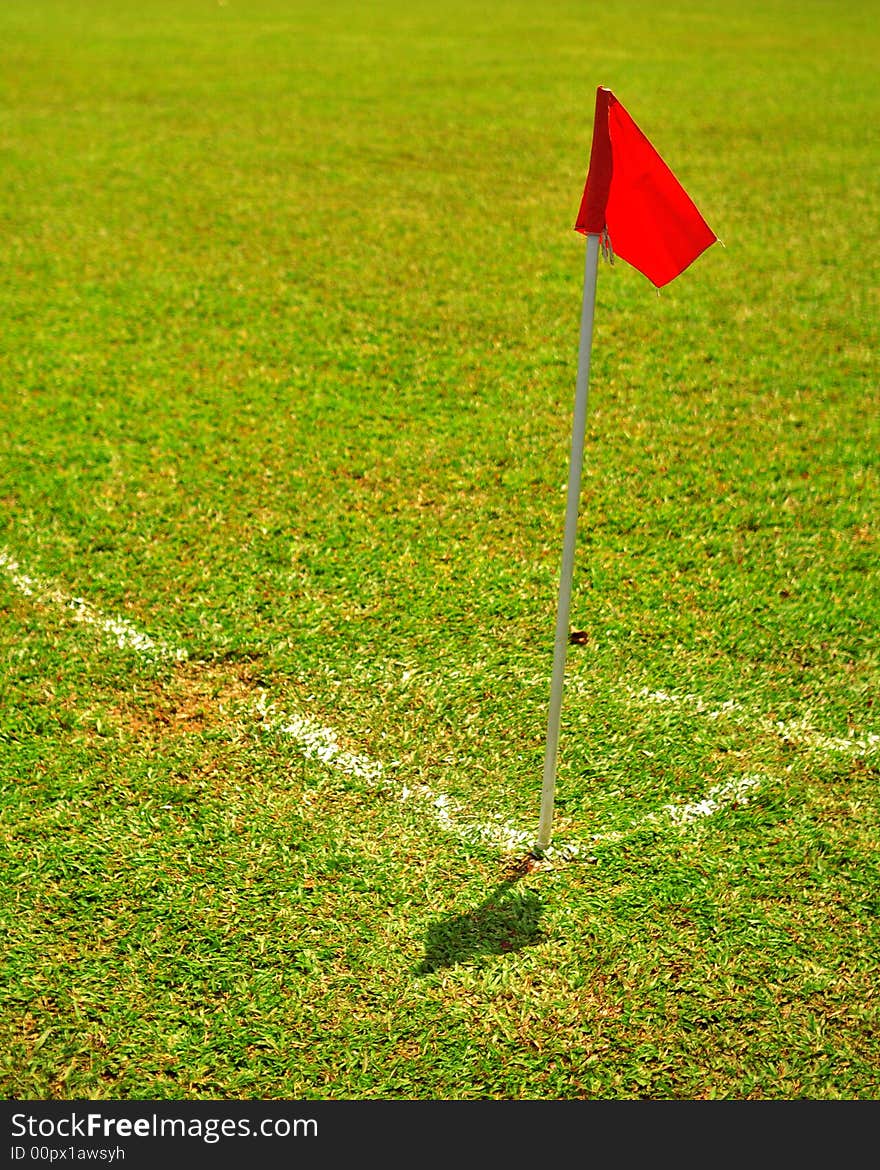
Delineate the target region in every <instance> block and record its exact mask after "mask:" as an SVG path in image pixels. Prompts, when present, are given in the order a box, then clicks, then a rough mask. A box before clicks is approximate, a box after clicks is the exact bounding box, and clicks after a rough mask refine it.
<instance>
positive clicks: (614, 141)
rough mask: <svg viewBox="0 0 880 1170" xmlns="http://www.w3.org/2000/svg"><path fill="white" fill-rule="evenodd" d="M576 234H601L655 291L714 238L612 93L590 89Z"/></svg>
mask: <svg viewBox="0 0 880 1170" xmlns="http://www.w3.org/2000/svg"><path fill="white" fill-rule="evenodd" d="M575 230H576V231H579V232H582V233H583V234H584V235H586V234H588V233H594V232H596V233H599V234H603V235H604V234H605V233H607V239H608V242H610V245H611V249H612V251H613V253H614V254H615V255H617V256H622V257H623V259H624V260H626V261H627V262H628V263H629V264H632V266H633V268H637V269H638V270H639V272H641V273H643V274H644V275H645V276H647V278H648V280H650V281H651V282H652V283H653V284H655V285H656V286H657V288H662V286H663V285H664V284H668V283H669V282H670V280H674V279H675V277H676V276H678V275H679V273H681V272H683V271H684V270H685V268H687V267H688V265H689V264H692V263H693V262H694V260H696V258H697V257H698V256H699V255H700V253H701V252H704V251H705V250H706V248H708V247H709V245H710V244H714V243H715V241H716V240H717V238H718V237H717V236H716V235H715V233H714V232H713V231H712V229H711V228H710V227H709V225H708V224H707V223H706V221H705V220H704V219H703V217H702V215H700V213H699V211H698V210H697V208H696V206H695V205H694V203H693V201H692V200H691V197H690V196H689V195H688V193H687V192H686V191H685V189H684V187H682V185H681V183H679V181H678V179H676V177H675V175H673V173H672V171H671V170H670V169H669V167H668V166H667V165H666V163H665V162H664V161H663V159H662V158H661V157H660V155H659V154H658V153H657V151H656V150H655V149H654V147H653V146H652V145H651V143H650V142H649V141H648V139H647V138H646V137H645V136H644V134H643V133H642V132H641V130H640V129H639V128H638V126H637V125H636V124H635V122H634V121H633V120H632V118H631V117H630V116H629V114H628V113H627V112H626V110H625V109H624V108H623V106H622V105H621V104H620V102H619V101H618V100H617V98H616V97H615V96H614V94H613V93H612V92H611V90H610V89H606V88H605V87H604V86H600V87H599V89H598V90H597V91H596V114H595V118H594V122H593V144H592V147H591V149H590V168H589V172H588V174H587V184H586V187H585V188H584V195H583V199H582V200H581V206H580V211H579V212H578V218H577V223H576V224H575Z"/></svg>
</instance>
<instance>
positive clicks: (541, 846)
mask: <svg viewBox="0 0 880 1170" xmlns="http://www.w3.org/2000/svg"><path fill="white" fill-rule="evenodd" d="M598 269H599V233H598V232H588V233H587V252H586V261H585V264H584V299H583V305H582V307H581V335H580V343H579V346H578V370H577V384H576V388H575V398H574V419H573V422H572V427H571V459H570V462H569V469H568V498H567V501H566V506H565V535H564V538H563V542H562V571H561V573H560V577H559V604H558V606H557V610H556V642H555V645H554V648H553V677H552V681H551V684H550V711H549V716H548V719H547V746H546V750H545V754H544V784H543V788H542V791H541V820H540V823H539V825H538V839H537V841H536V843H535V851H536V852H537V853H543V851H544V850H545V849H547V847H548V846H549V844H550V834H551V832H552V825H553V802H554V797H555V793H556V756H557V754H558V749H559V724H560V718H561V714H562V691H563V682H564V676H565V657H566V652H567V649H568V614H569V609H570V607H571V583H572V578H573V576H574V546H575V539H576V537H577V518H578V503H579V500H580V494H581V473H582V471H583V464H584V438H585V434H586V426H587V397H588V391H589V386H590V354H591V350H592V346H593V312H594V309H595V306H596V276H597V273H598Z"/></svg>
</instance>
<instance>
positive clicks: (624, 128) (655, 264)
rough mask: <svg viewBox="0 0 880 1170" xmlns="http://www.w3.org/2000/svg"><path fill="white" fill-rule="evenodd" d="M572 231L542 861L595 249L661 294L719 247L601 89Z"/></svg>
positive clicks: (549, 817)
mask: <svg viewBox="0 0 880 1170" xmlns="http://www.w3.org/2000/svg"><path fill="white" fill-rule="evenodd" d="M574 226H575V231H578V232H580V233H581V234H582V235H585V236H586V237H587V258H586V266H585V269H584V300H583V307H582V309H581V336H580V346H579V349H578V373H577V389H576V393H575V403H574V422H573V423H572V432H571V463H570V466H569V473H568V501H567V504H566V511H565V536H564V540H563V548H562V572H561V575H560V581H559V605H558V608H557V613H556V642H555V647H554V652H553V678H552V681H551V685H550V713H549V717H548V720H547V748H546V753H545V756H544V784H543V788H542V792H541V820H540V824H539V826H538V838H537V841H536V843H535V852H536V853H539V854H540V853H543V852H544V851H545V850H546V849H547V848H548V846H549V844H550V831H551V824H552V821H553V801H554V796H555V789H556V757H557V754H558V748H559V725H560V715H561V712H562V691H563V683H564V676H565V657H566V648H567V646H568V613H569V608H570V604H571V586H572V578H573V576H574V546H575V536H576V533H577V514H578V502H579V499H580V490H581V474H582V469H583V461H584V438H585V431H586V419H587V391H588V387H589V382H590V351H591V349H592V344H593V311H594V308H595V304H596V275H597V271H598V266H599V263H598V262H599V247H600V244H601V246H602V248H603V249H605V248H607V249H608V252H609V254H610V255H611V256H613V255H615V254H616V255H618V256H620V257H621V258H622V259H623V260H626V261H627V262H628V263H629V264H631V265H632V266H633V267H634V268H636V269H637V270H638V271H639V272H641V273H642V274H643V275H644V276H647V278H648V280H650V281H651V283H652V284H654V285H655V286H656V287H657V288H658V289H659V288H661V287H662V286H663V285H665V284H668V283H669V281H670V280H674V279H675V278H676V276H678V275H679V274H680V273H681V272H683V271H684V270H685V268H687V267H688V265H690V264H692V263H693V262H694V260H696V258H697V257H698V256H699V255H700V254H701V253H702V252H704V251H705V250H706V248H708V247H709V246H710V245H711V244H714V243H715V242H716V241H717V239H718V237H717V236H716V235H715V233H714V232H713V231H712V229H711V228H710V227H709V225H708V224H707V223H706V221H705V220H704V219H703V217H702V215H701V214H700V212H699V210H698V209H697V207H696V205H695V204H694V202H693V200H692V199H691V197H690V196H689V195H688V193H687V192H686V191H685V189H684V188H683V187H682V185H681V183H679V181H678V179H676V177H675V175H674V174H673V173H672V171H671V170H670V169H669V167H668V166H667V165H666V163H665V162H664V161H663V159H662V158H661V157H660V155H659V154H658V153H657V151H656V150H655V149H654V147H653V146H652V145H651V143H650V142H649V141H648V139H647V138H646V137H645V135H644V134H643V133H642V131H641V130H640V129H639V128H638V126H637V125H636V124H635V122H634V121H633V120H632V118H631V117H630V116H629V114H628V113H627V112H626V110H625V109H624V108H623V106H622V105H621V104H620V102H619V101H618V100H617V98H616V97H615V96H614V94H613V93H612V92H611V90H610V89H607V88H606V87H605V86H603V85H600V86H599V88H598V89H597V90H596V112H595V115H594V119H593V142H592V145H591V147H590V165H589V169H588V171H587V182H586V186H585V187H584V193H583V197H582V199H581V206H580V210H579V212H578V217H577V222H576V223H575V225H574Z"/></svg>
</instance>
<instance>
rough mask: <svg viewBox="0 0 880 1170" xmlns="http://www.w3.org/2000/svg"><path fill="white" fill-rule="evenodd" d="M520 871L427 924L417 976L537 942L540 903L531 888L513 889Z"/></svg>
mask: <svg viewBox="0 0 880 1170" xmlns="http://www.w3.org/2000/svg"><path fill="white" fill-rule="evenodd" d="M521 876H522V874H516V875H515V876H513V877H508V878H505V880H504V881H503V882H501V884H500V885H498V886H496V887H495V889H494V890H493V891H492V892H491V894H489V896H488V897H487V898H484V900H483V901H482V902H481V903H480V904H479V906H476V907H475V908H474V909H473V910H467V911H465V913H463V914H445V915H444V916H443V917H442V918H438V919H437V920H436V921H434V922H432V923H431V924H430V925H429V926H428V931H427V935H426V937H425V957H424V958H423V959H422V961H421V963H420V964H419V965H418V967H416V969H415V973H416V974H417V975H431V974H432V973H433V972H435V971H439V970H440V969H441V968H443V967H455V966H457V965H458V964H459V963H466V962H467V961H468V960H471V959H474V958H477V957H478V956H481V955H510V954H513V953H515V952H516V951H521V950H522V949H523V948H524V947H528V946H532V945H533V944H534V943H537V942H540V941H541V940H542V939H543V938H544V937H545V936H544V933H543V931H542V930H541V927H540V925H539V919H540V917H541V913H542V911H543V908H544V907H543V904H542V902H541V899H540V898H539V897H538V895H537V894H535V893H533V892H532V891H531V890H525V891H523V892H522V893H520V892H519V891H515V890H514V886H515V885H516V884H517V882H518V881H519V880H520V877H521Z"/></svg>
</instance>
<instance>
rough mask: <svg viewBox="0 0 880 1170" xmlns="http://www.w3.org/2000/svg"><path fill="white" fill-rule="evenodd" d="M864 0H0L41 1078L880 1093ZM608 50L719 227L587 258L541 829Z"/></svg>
mask: <svg viewBox="0 0 880 1170" xmlns="http://www.w3.org/2000/svg"><path fill="white" fill-rule="evenodd" d="M871 18H872V6H870V5H868V4H851V5H849V6H847V8H846V10H845V11H835V12H834V13H833V14H832V13H831V12H830V11H829V9H828V7H827V5H824V4H821V3H812V4H798V5H793V4H789V3H782V2H778V3H775V4H769V5H768V4H766V3H764V4H761V5H758V4H752V3H749V2H747V3H740V4H738V5H736V6H733V5H729V4H722V5H718V4H715V5H708V4H697V3H695V4H693V5H690V6H688V7H687V9H681V10H675V11H672V10H662V9H661V8H660V6H657V8H656V10H655V9H650V10H648V11H645V10H644V8H643V6H642V5H640V4H626V3H612V4H610V5H609V4H604V5H602V6H601V10H600V9H599V8H598V7H594V6H591V5H587V4H583V5H581V4H565V3H561V2H554V3H552V4H547V5H542V6H540V7H536V6H534V5H524V4H518V3H512V4H505V5H503V6H500V5H499V6H497V7H493V8H488V9H484V10H483V9H481V10H479V11H476V10H474V9H473V6H468V5H458V4H455V3H451V2H444V3H442V4H434V5H431V6H427V5H425V6H415V7H414V6H413V5H402V4H401V5H399V6H398V5H396V4H383V5H381V6H363V5H347V4H345V5H336V6H326V5H324V6H321V5H314V4H307V3H301V4H284V3H280V2H278V3H271V2H269V0H265V2H261V3H254V4H251V5H248V6H247V7H245V6H243V5H237V4H234V3H229V4H225V5H221V4H217V5H213V4H207V3H196V2H195V0H189V2H186V3H174V4H162V3H159V2H156V3H152V4H150V5H148V6H133V5H128V4H113V5H111V4H109V3H99V2H97V0H96V2H93V3H90V4H84V5H80V6H78V8H77V10H76V12H71V11H70V10H69V8H68V6H64V5H60V4H53V3H50V2H49V0H40V2H39V3H28V4H24V3H20V2H18V0H10V2H8V3H7V4H5V5H4V7H3V10H2V13H0V42H2V43H3V44H4V46H5V48H4V56H5V62H6V67H5V69H4V71H3V79H2V82H0V85H2V98H3V112H2V114H0V152H2V157H3V167H2V170H0V224H2V227H3V235H4V239H5V241H6V247H5V249H4V254H3V259H2V264H3V279H2V281H0V322H2V324H0V341H2V343H0V394H2V404H3V416H4V422H5V426H4V428H3V433H2V435H0V499H2V501H3V509H2V514H0V545H2V546H3V547H4V548H5V549H6V550H7V552H6V556H7V560H6V562H5V564H6V568H7V571H6V572H5V574H0V590H2V592H0V605H2V613H3V618H4V620H3V624H2V631H0V653H2V656H3V662H4V671H3V676H2V681H0V686H2V688H3V698H2V707H0V745H2V747H0V751H2V754H0V770H2V778H3V781H4V785H3V821H2V824H3V833H4V838H3V839H4V847H5V848H6V849H7V850H8V855H7V862H6V865H5V867H4V875H5V876H4V882H5V884H6V889H5V891H4V898H3V905H4V907H5V910H4V917H5V932H6V940H7V941H6V946H5V956H4V967H5V979H4V983H5V987H6V989H7V990H6V992H5V995H4V1003H5V1011H4V1016H3V1021H4V1022H3V1032H4V1044H3V1046H2V1049H3V1052H4V1056H3V1057H2V1061H3V1063H2V1070H3V1071H2V1074H0V1076H2V1084H3V1087H4V1089H5V1091H6V1093H7V1095H10V1096H32V1097H45V1098H49V1097H57V1098H72V1097H94V1098H99V1097H122V1098H128V1097H130V1098H136V1097H149V1098H163V1097H183V1096H186V1097H208V1098H212V1097H220V1098H224V1097H225V1098H234V1097H260V1098H294V1097H304V1098H308V1097H326V1098H369V1097H389V1096H391V1097H401V1098H421V1097H431V1098H446V1097H456V1098H458V1097H464V1098H477V1097H496V1098H500V1097H512V1098H530V1097H536V1098H557V1097H558V1098H566V1097H689V1098H691V1097H708V1096H723V1097H736V1098H744V1097H786V1098H789V1097H804V1096H806V1097H815V1098H827V1097H863V1098H864V1097H876V1096H877V1087H878V1063H880V1047H878V1042H877V1035H878V1034H880V1030H878V1028H877V1004H876V967H877V959H878V938H877V927H876V920H877V894H876V890H877V876H878V875H877V862H876V857H877V844H878V814H877V801H876V789H877V779H878V769H877V745H876V739H872V738H871V736H872V735H875V734H876V733H877V731H878V730H880V728H878V722H877V715H876V708H875V706H874V696H875V695H876V693H877V684H878V661H877V642H876V630H877V617H878V602H877V597H878V590H877V585H878V579H877V578H878V574H877V544H876V541H877V530H876V515H877V503H878V482H877V462H876V451H877V441H878V434H877V430H878V416H877V410H876V406H877V397H876V373H877V368H876V360H875V357H874V346H875V342H876V309H877V305H876V273H875V272H874V271H873V270H872V265H873V236H874V228H875V224H876V220H877V211H878V208H877V194H876V189H875V185H874V183H873V172H874V162H875V155H876V137H875V136H874V135H873V132H872V131H871V129H870V128H871V127H872V126H873V125H874V124H875V123H876V118H877V112H878V111H877V105H878V84H877V79H876V70H875V68H874V62H875V61H876V50H877V34H876V30H875V28H874V27H873V21H872V19H871ZM600 83H601V84H607V85H609V86H610V87H611V88H612V89H614V91H615V92H616V93H617V95H618V96H619V98H620V99H621V100H622V101H623V103H624V105H626V106H627V108H628V109H629V111H630V113H631V114H632V115H633V117H634V118H635V119H636V121H637V122H638V123H639V124H640V126H641V127H642V129H643V130H644V131H645V132H646V133H647V134H648V136H649V137H650V138H651V139H652V141H653V142H654V143H655V145H656V146H657V147H658V149H659V150H660V151H661V153H662V154H663V155H664V157H666V158H667V160H668V161H669V162H670V164H671V165H672V166H673V169H674V170H675V171H676V173H677V174H678V175H679V177H680V178H681V180H682V181H683V183H684V185H685V186H686V188H687V189H688V190H689V192H690V193H691V194H692V195H693V197H694V198H695V199H696V201H697V203H698V205H699V206H700V207H701V210H702V211H703V212H704V214H705V215H706V218H707V219H708V221H709V222H710V224H711V225H712V226H713V228H715V230H716V231H717V232H718V234H719V235H720V236H721V238H722V239H723V240H724V242H725V245H726V247H725V249H723V250H722V249H721V248H717V247H716V248H713V249H711V250H710V251H709V252H708V253H707V254H705V255H704V256H703V257H701V258H700V260H699V261H698V262H697V263H696V264H695V265H694V267H693V268H692V269H689V270H688V271H687V272H686V273H685V274H684V275H683V276H682V277H681V278H679V280H677V281H676V282H674V283H673V284H672V285H671V286H669V287H668V288H667V289H666V290H664V292H663V294H662V295H661V296H660V297H657V296H655V295H654V292H653V289H652V288H651V286H650V285H648V284H647V283H646V282H645V281H644V279H643V278H642V277H640V276H639V275H638V274H637V273H635V272H633V271H632V270H631V269H628V268H627V267H626V265H624V264H622V263H621V264H618V265H617V266H615V267H614V268H613V269H609V268H606V267H603V268H602V270H601V271H600V281H599V293H598V305H597V328H596V340H595V347H594V359H593V386H592V391H591V407H590V415H589V420H588V442H587V465H586V469H585V478H584V494H583V509H582V521H581V528H580V532H579V545H578V555H577V576H576V582H575V598H574V606H573V612H572V621H573V625H574V626H575V627H576V628H577V629H579V630H581V631H583V637H584V641H583V643H582V644H579V645H576V646H573V647H572V649H571V654H570V661H569V670H568V682H569V688H568V692H567V696H566V700H565V705H564V708H563V735H562V755H561V760H560V771H559V802H558V815H557V828H556V836H557V839H558V840H560V841H563V842H568V843H572V844H574V845H576V846H578V847H579V852H578V853H577V855H576V856H575V857H574V859H573V860H570V861H567V862H565V861H562V860H560V861H558V862H556V863H554V864H553V865H552V866H549V867H543V868H542V867H538V868H531V869H530V868H529V867H528V866H522V865H518V864H517V862H518V858H517V857H516V856H511V855H509V854H508V853H507V852H506V851H505V850H503V849H499V848H497V847H493V846H491V845H489V844H487V843H486V842H481V841H480V839H479V836H478V835H475V834H474V833H470V834H469V833H468V832H466V831H464V832H463V833H459V834H456V833H455V832H447V831H444V829H443V828H442V824H441V823H438V817H437V815H436V805H435V804H434V803H433V799H434V797H445V798H446V800H447V802H449V804H448V806H447V807H452V808H454V809H456V810H458V812H457V814H456V815H457V817H458V822H459V824H460V826H463V827H464V829H465V830H467V828H468V826H471V827H472V826H474V825H482V824H488V823H493V819H494V818H498V819H500V820H501V821H502V822H503V823H504V824H511V825H514V826H516V827H518V828H519V829H522V830H530V829H532V828H533V827H534V828H536V820H537V805H538V789H539V785H540V769H541V758H542V748H543V735H544V727H545V719H546V699H547V690H548V687H549V668H550V653H551V643H552V633H553V613H554V605H555V592H556V582H557V573H558V560H559V554H560V543H561V527H562V513H563V509H564V485H565V477H566V471H567V456H568V441H569V427H570V409H571V399H572V395H573V387H574V366H575V360H576V348H577V338H576V328H577V319H578V314H579V301H580V279H581V272H582V247H583V243H582V240H581V239H580V238H579V237H577V236H576V235H575V234H574V233H573V232H572V231H571V224H572V222H573V218H574V214H575V212H576V209H577V203H578V200H579V197H580V191H581V186H582V183H583V179H584V173H585V166H586V159H587V155H588V150H589V133H590V126H591V119H592V101H593V94H594V90H595V86H596V85H597V84H600ZM12 561H18V562H20V569H19V570H18V576H17V577H16V574H15V573H14V572H11V571H10V570H9V565H10V563H11V562H12ZM25 575H32V576H33V577H35V578H39V579H40V580H41V581H44V582H48V585H47V586H46V587H45V588H43V589H36V590H34V591H32V592H31V593H30V594H29V593H28V592H27V590H26V589H23V588H22V587H21V586H22V579H23V577H24V576H25ZM75 596H76V597H82V598H84V599H85V601H87V602H88V604H89V605H90V606H92V607H94V612H95V613H102V614H107V615H113V616H115V617H121V618H124V619H125V620H127V621H128V622H129V623H131V624H132V625H133V626H134V627H136V628H138V629H141V630H144V631H145V632H147V633H149V634H150V635H152V636H153V637H154V638H156V639H163V640H165V641H167V642H168V644H170V645H172V646H180V647H183V648H185V649H186V651H187V654H188V658H187V659H186V661H175V660H173V659H163V658H162V657H161V656H151V655H150V654H149V653H143V652H139V651H137V650H136V649H132V648H131V647H128V648H126V647H124V646H122V647H120V646H118V645H117V644H116V643H115V641H114V639H113V638H112V637H108V635H107V630H106V629H105V628H103V627H102V626H101V625H100V623H95V622H91V623H90V622H88V621H85V622H84V621H82V620H76V619H77V618H78V617H79V618H81V617H82V612H81V611H80V610H77V609H76V608H71V607H70V606H69V605H66V604H64V601H63V599H64V598H71V597H75ZM59 599H62V600H59ZM259 696H265V697H266V700H267V701H269V702H274V703H276V704H277V706H278V709H279V710H280V711H285V712H299V713H301V714H303V715H305V716H308V717H309V718H311V719H312V720H314V721H316V722H317V723H319V724H322V725H328V726H330V727H333V728H335V729H336V730H337V731H338V732H339V735H340V739H341V741H342V743H343V745H344V746H345V747H347V748H348V749H350V750H351V751H352V752H354V753H358V754H359V755H362V756H364V757H369V758H370V759H372V760H376V761H379V762H381V763H382V764H383V765H384V769H385V770H384V772H383V777H384V781H383V782H381V783H376V782H375V781H374V780H371V779H370V777H369V776H364V775H358V774H357V773H356V772H353V771H351V770H349V771H348V772H346V771H344V770H340V769H339V768H337V769H335V770H334V768H332V767H327V766H326V764H323V763H322V762H321V760H320V759H319V758H314V757H313V758H309V759H306V758H304V757H303V753H302V750H301V744H298V743H297V741H296V739H295V737H292V736H291V735H289V734H285V733H284V732H283V730H281V729H280V728H279V726H278V725H275V726H274V730H273V728H272V726H270V727H269V728H268V729H267V727H265V726H264V720H263V719H261V717H260V716H259V714H258V712H257V711H256V710H255V701H256V700H257V698H258V697H259ZM663 696H676V697H677V698H678V699H679V701H677V702H672V701H669V700H668V698H664V697H663ZM688 696H690V697H688ZM847 740H849V742H848V743H847V742H844V741H847ZM744 780H746V781H748V782H750V783H751V782H752V781H754V786H753V787H752V788H749V789H748V790H746V789H741V791H742V794H743V796H744V797H747V799H740V800H732V801H730V802H729V803H727V804H724V806H723V807H720V808H719V809H718V811H717V812H715V814H714V815H712V816H702V815H694V817H693V818H692V819H689V818H688V816H687V815H685V814H684V813H682V811H681V810H687V809H688V808H689V807H690V806H691V805H699V804H700V802H702V801H704V800H705V798H706V794H707V793H708V792H712V791H715V792H718V791H729V792H734V793H736V792H738V791H740V789H739V788H737V786H738V785H741V784H742V782H743V781H744ZM420 786H422V787H423V788H427V789H429V790H430V793H431V798H429V799H427V800H421V801H419V800H412V799H411V800H402V799H401V796H402V795H403V793H404V792H405V791H412V792H418V790H419V788H420ZM721 803H723V802H721ZM669 805H672V806H673V808H674V809H677V810H679V819H678V821H676V820H675V819H674V817H673V816H672V815H671V814H669V813H668V812H667V806H669ZM704 811H705V810H704ZM679 822H680V823H679ZM521 852H522V851H520V853H521Z"/></svg>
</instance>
